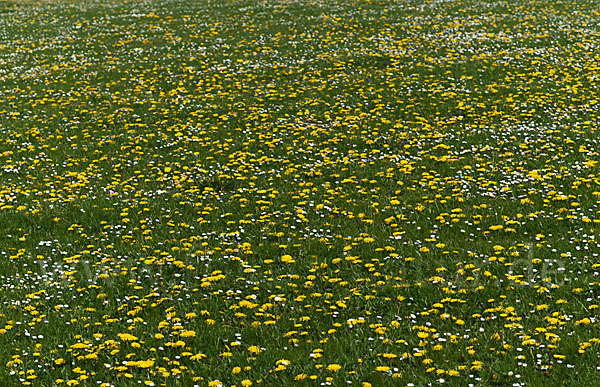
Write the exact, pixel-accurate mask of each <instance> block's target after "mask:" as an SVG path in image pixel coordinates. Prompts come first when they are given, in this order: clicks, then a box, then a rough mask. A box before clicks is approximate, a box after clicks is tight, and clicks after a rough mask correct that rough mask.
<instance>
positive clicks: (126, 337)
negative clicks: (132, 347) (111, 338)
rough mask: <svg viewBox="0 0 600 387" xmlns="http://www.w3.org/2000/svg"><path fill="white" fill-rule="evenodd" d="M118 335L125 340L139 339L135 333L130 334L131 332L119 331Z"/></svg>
mask: <svg viewBox="0 0 600 387" xmlns="http://www.w3.org/2000/svg"><path fill="white" fill-rule="evenodd" d="M117 336H119V338H120V339H121V340H123V341H134V340H137V339H138V338H137V337H135V336H134V335H130V334H129V333H119V334H118V335H117Z"/></svg>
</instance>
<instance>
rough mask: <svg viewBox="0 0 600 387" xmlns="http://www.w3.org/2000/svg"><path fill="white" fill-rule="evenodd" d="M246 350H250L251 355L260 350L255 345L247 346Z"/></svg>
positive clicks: (256, 353)
mask: <svg viewBox="0 0 600 387" xmlns="http://www.w3.org/2000/svg"><path fill="white" fill-rule="evenodd" d="M248 351H250V353H251V354H253V355H258V354H259V353H260V352H261V350H260V348H258V347H257V346H256V345H251V346H249V347H248Z"/></svg>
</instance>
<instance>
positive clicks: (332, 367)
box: [327, 364, 342, 372]
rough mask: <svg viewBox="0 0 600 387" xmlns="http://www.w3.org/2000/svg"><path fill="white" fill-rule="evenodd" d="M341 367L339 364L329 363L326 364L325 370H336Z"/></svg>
mask: <svg viewBox="0 0 600 387" xmlns="http://www.w3.org/2000/svg"><path fill="white" fill-rule="evenodd" d="M341 368H342V366H341V365H339V364H330V365H328V366H327V370H329V371H332V372H338V371H339V370H340V369H341Z"/></svg>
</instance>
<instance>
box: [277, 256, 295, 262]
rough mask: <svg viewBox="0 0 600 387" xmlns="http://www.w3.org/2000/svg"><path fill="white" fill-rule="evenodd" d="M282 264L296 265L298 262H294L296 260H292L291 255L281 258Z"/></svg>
mask: <svg viewBox="0 0 600 387" xmlns="http://www.w3.org/2000/svg"><path fill="white" fill-rule="evenodd" d="M281 262H283V263H294V262H296V261H294V259H293V258H292V256H291V255H288V254H285V255H282V256H281Z"/></svg>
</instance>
